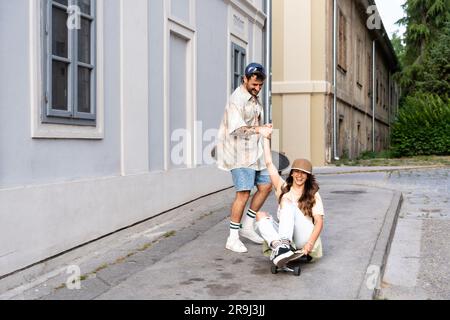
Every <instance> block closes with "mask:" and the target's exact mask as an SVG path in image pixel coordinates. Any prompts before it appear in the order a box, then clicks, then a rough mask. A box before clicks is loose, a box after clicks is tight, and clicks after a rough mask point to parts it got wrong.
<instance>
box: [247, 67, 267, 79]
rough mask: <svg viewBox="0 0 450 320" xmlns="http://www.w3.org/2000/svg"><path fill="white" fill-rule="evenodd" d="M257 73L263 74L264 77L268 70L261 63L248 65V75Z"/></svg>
mask: <svg viewBox="0 0 450 320" xmlns="http://www.w3.org/2000/svg"><path fill="white" fill-rule="evenodd" d="M255 73H259V74H262V75H263V76H264V77H265V76H266V70H265V69H264V67H263V66H261V65H257V64H254V65H249V66H248V67H247V69H245V75H246V76H250V75H253V74H255Z"/></svg>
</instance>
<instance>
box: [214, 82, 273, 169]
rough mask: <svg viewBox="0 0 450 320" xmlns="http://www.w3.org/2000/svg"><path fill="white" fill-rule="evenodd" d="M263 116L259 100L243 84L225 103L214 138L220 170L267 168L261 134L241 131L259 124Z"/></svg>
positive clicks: (261, 123)
mask: <svg viewBox="0 0 450 320" xmlns="http://www.w3.org/2000/svg"><path fill="white" fill-rule="evenodd" d="M263 119H264V110H263V107H262V105H261V102H260V101H259V99H258V98H255V97H253V96H252V95H251V94H250V93H249V92H248V91H247V90H246V89H245V87H244V86H243V85H242V86H240V87H239V88H237V89H236V90H235V91H234V93H233V94H232V95H231V97H230V101H229V102H228V104H227V106H226V109H225V114H224V117H223V119H222V123H221V125H220V129H219V133H218V137H217V140H218V141H217V154H216V156H217V166H218V167H219V169H222V170H226V171H230V170H233V169H237V168H249V169H254V170H256V171H261V170H264V169H266V165H265V161H264V151H263V137H262V136H260V135H259V134H250V135H249V134H243V132H242V131H241V130H240V129H242V128H245V127H256V126H262V125H263Z"/></svg>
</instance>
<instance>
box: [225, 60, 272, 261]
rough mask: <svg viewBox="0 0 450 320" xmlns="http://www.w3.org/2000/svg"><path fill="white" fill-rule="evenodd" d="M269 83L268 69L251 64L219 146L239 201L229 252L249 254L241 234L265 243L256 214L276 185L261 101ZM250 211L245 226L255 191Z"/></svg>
mask: <svg viewBox="0 0 450 320" xmlns="http://www.w3.org/2000/svg"><path fill="white" fill-rule="evenodd" d="M265 80H266V72H265V70H264V67H263V66H262V65H260V64H258V63H251V64H249V65H248V66H247V67H246V68H245V75H244V78H243V83H242V85H241V86H240V87H239V88H237V89H236V90H235V91H234V93H233V94H232V95H231V97H230V100H229V102H228V104H227V107H226V110H225V115H224V117H223V120H222V123H221V125H220V129H219V133H218V144H217V164H218V167H219V168H220V169H222V170H227V171H231V175H232V178H233V183H234V187H235V189H236V198H235V200H234V203H233V205H232V208H231V217H230V236H229V237H228V239H227V243H226V246H225V247H226V248H227V249H229V250H231V251H234V252H238V253H244V252H247V248H246V247H245V245H244V244H243V243H242V242H241V240H240V238H239V234H240V235H241V236H242V237H244V238H247V239H250V240H251V241H253V242H255V243H258V244H261V243H263V242H264V240H263V239H262V238H261V237H260V236H259V235H258V234H257V233H256V232H255V229H254V222H255V217H256V213H257V212H258V211H259V210H260V209H261V207H262V206H263V204H264V202H265V201H266V199H267V197H268V196H269V194H270V192H271V191H272V185H271V181H270V177H269V175H268V173H267V169H266V165H265V161H264V150H263V140H262V139H263V137H267V136H268V135H270V133H271V131H270V126H269V125H268V126H264V125H263V121H264V110H263V108H262V105H261V102H260V100H259V98H258V95H259V93H260V92H261V89H262V87H263V84H264V81H265ZM255 186H256V187H257V188H258V191H257V192H256V193H255V195H254V196H253V198H252V200H251V202H250V207H249V209H248V212H247V214H246V216H245V217H244V220H243V222H242V224H241V219H242V216H243V214H244V209H245V207H246V205H247V202H248V200H249V198H250V192H251V191H252V189H253V188H254V187H255Z"/></svg>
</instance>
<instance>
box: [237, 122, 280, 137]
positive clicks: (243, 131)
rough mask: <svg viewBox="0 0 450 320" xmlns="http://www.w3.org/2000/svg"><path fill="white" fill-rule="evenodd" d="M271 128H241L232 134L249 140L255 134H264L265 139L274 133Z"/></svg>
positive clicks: (266, 126)
mask: <svg viewBox="0 0 450 320" xmlns="http://www.w3.org/2000/svg"><path fill="white" fill-rule="evenodd" d="M269 128H270V126H268V125H265V126H254V127H241V128H239V129H236V130H235V131H234V132H232V133H231V135H232V136H238V137H241V138H248V137H250V136H252V135H255V134H262V135H263V136H264V137H268V136H269V135H270V134H271V133H272V132H271V131H270V129H269Z"/></svg>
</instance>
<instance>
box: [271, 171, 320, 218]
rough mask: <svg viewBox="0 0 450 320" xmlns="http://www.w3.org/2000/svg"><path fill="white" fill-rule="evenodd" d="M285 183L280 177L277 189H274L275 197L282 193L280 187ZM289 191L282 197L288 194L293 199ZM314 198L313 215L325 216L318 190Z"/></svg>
mask: <svg viewBox="0 0 450 320" xmlns="http://www.w3.org/2000/svg"><path fill="white" fill-rule="evenodd" d="M285 185H286V181H284V180H283V179H281V178H280V183H279V184H278V187H277V190H276V191H275V194H276V196H277V199H279V198H280V196H281V194H282V188H283V187H284V186H285ZM290 193H291V192H288V193H287V194H285V195H284V197H286V196H288V197H289V199H290V200H291V201H292V200H293V199H292V198H291V196H292V194H290ZM314 198H315V199H316V203H315V204H314V206H313V208H312V213H313V216H316V215H319V216H322V217H323V216H325V212H324V209H323V202H322V197H321V196H320V194H319V192H316V194H315V195H314ZM307 218H309V219H311V217H307Z"/></svg>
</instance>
